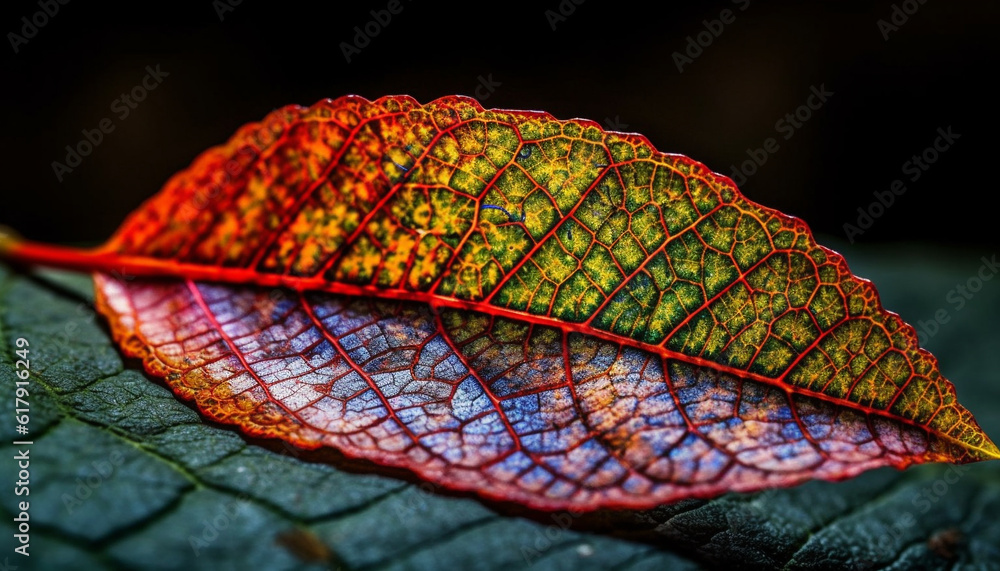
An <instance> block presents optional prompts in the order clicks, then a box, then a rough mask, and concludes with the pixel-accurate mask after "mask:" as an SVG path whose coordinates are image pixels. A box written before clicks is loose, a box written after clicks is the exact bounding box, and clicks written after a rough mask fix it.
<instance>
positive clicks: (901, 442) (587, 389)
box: [0, 97, 1000, 510]
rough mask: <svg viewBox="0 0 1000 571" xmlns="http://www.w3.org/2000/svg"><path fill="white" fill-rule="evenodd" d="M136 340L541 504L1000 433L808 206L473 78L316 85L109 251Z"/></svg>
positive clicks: (224, 413) (33, 250)
mask: <svg viewBox="0 0 1000 571" xmlns="http://www.w3.org/2000/svg"><path fill="white" fill-rule="evenodd" d="M0 252H2V255H3V256H4V257H7V258H10V259H13V260H16V261H22V262H30V263H39V264H50V265H56V266H61V267H66V268H73V269H79V270H86V271H94V272H96V273H95V289H96V291H97V305H98V307H99V308H100V310H101V312H102V313H104V314H105V315H106V316H107V318H108V319H109V321H110V322H111V325H112V330H113V333H114V336H115V338H116V340H117V341H118V342H119V344H120V345H121V347H122V350H123V351H124V352H125V353H126V354H127V355H130V356H135V357H140V358H142V359H143V362H144V363H145V366H146V368H147V370H148V371H149V372H150V373H152V374H154V375H157V376H161V377H163V378H165V379H166V382H167V383H168V384H169V385H170V386H171V388H172V389H173V390H174V391H175V392H176V393H177V394H178V395H180V396H181V397H183V398H186V399H191V400H194V401H195V403H196V404H197V406H198V408H199V409H200V410H201V411H202V412H203V413H204V414H205V415H206V416H208V417H209V418H212V419H214V420H217V421H220V422H225V423H231V424H236V425H237V426H239V427H240V428H241V429H243V430H244V431H245V432H246V433H247V434H250V435H252V436H263V437H275V438H281V439H283V440H286V441H288V442H291V443H293V444H295V445H296V446H299V447H302V448H318V447H323V446H326V447H332V448H335V449H337V450H339V451H341V452H343V453H344V454H346V455H348V456H352V457H361V458H365V459H368V460H372V461H374V462H377V463H379V464H382V465H386V466H392V467H399V468H406V469H409V470H411V471H413V472H415V473H416V474H418V475H420V476H421V477H423V478H425V479H427V480H430V481H432V482H434V483H437V484H441V485H444V486H446V487H448V488H452V489H458V490H471V491H474V492H476V493H478V494H480V495H482V496H485V497H488V498H494V499H501V500H510V501H515V502H519V503H523V504H525V505H528V506H531V507H534V508H539V509H562V508H571V509H574V510H592V509H596V508H601V507H629V508H647V507H653V506H657V505H660V504H663V503H667V502H671V501H675V500H678V499H682V498H690V497H708V496H715V495H718V494H720V493H723V492H726V491H747V490H758V489H762V488H768V487H779V486H790V485H793V484H797V483H800V482H802V481H805V480H807V479H812V478H818V479H828V480H836V479H842V478H846V477H850V476H853V475H856V474H858V473H860V472H862V471H864V470H867V469H870V468H874V467H879V466H895V467H899V468H902V467H905V466H908V465H910V464H912V463H919V462H955V463H966V462H973V461H978V460H985V459H993V458H998V457H1000V451H998V450H997V448H996V446H995V445H994V444H993V443H992V442H991V441H990V440H989V438H988V437H987V436H986V435H985V434H984V433H983V431H982V430H981V429H980V428H979V426H978V425H977V424H976V422H975V420H974V419H973V418H972V416H971V414H970V413H969V412H968V411H967V410H966V409H965V408H964V407H962V406H961V405H959V404H958V402H957V400H956V397H955V391H954V387H953V386H952V385H951V384H950V383H949V382H948V381H947V380H945V379H944V378H943V377H942V376H941V374H940V373H939V371H938V368H937V363H936V360H935V359H934V358H933V357H932V356H931V355H930V354H929V353H927V352H926V351H924V350H922V349H920V348H919V347H918V344H917V339H916V335H915V333H914V331H913V329H912V327H910V326H908V325H906V324H905V323H903V322H902V321H901V320H900V319H899V317H898V316H897V315H895V314H893V313H890V312H888V311H886V310H884V309H883V308H882V307H881V304H880V302H879V299H878V295H877V294H876V292H875V289H874V288H873V287H872V285H871V284H870V283H868V282H867V281H865V280H863V279H860V278H857V277H855V276H853V275H852V274H851V273H850V271H849V270H848V268H847V265H846V263H845V262H844V260H843V258H842V257H841V256H840V255H838V254H836V253H835V252H832V251H830V250H828V249H825V248H822V247H820V246H818V245H816V243H815V241H814V240H813V238H812V236H811V234H810V232H809V230H808V228H807V227H806V226H805V224H804V223H802V222H801V221H799V220H796V219H794V218H791V217H788V216H786V215H783V214H781V213H779V212H776V211H774V210H770V209H767V208H764V207H762V206H759V205H756V204H754V203H752V202H750V201H748V200H747V199H746V198H744V197H743V196H742V195H741V194H740V193H739V191H738V190H737V189H736V187H735V186H734V185H733V184H732V181H730V180H729V179H727V178H725V177H723V176H720V175H717V174H714V173H712V172H711V171H709V170H708V169H707V168H706V167H705V166H704V165H701V164H700V163H697V162H695V161H692V160H691V159H688V158H687V157H683V156H680V155H670V154H663V153H659V152H657V151H656V150H655V149H654V148H653V147H652V145H651V144H650V143H649V142H648V141H647V140H646V139H644V138H643V137H641V136H638V135H629V134H621V133H613V132H605V131H603V130H601V129H600V127H599V126H598V125H597V124H595V123H593V122H590V121H583V120H572V121H559V120H556V119H554V118H552V117H551V116H549V115H546V114H543V113H538V112H518V111H502V110H483V109H482V108H481V107H480V106H479V105H478V103H476V102H475V101H473V100H470V99H467V98H461V97H448V98H443V99H440V100H437V101H435V102H432V103H430V104H427V105H424V106H421V105H420V104H418V103H417V102H416V101H414V100H412V99H411V98H408V97H386V98H382V99H379V100H377V101H375V102H369V101H366V100H364V99H361V98H359V97H345V98H342V99H339V100H337V101H322V102H320V103H318V104H316V105H314V106H313V107H311V108H308V109H306V108H301V107H287V108H284V109H281V110H278V111H276V112H274V113H272V114H271V115H270V116H268V118H266V119H265V120H264V121H263V122H262V123H260V124H251V125H247V126H246V127H243V128H242V129H241V130H240V131H238V132H237V134H236V135H235V136H234V137H233V138H232V139H231V140H230V141H229V142H228V143H227V144H226V145H223V146H221V147H217V148H214V149H211V150H209V151H207V152H206V153H204V154H203V155H202V156H201V157H199V158H198V159H197V160H196V161H195V163H194V164H193V165H192V166H191V167H190V168H189V169H187V170H185V171H182V172H181V173H179V174H178V175H176V176H175V177H174V178H172V179H171V180H170V181H169V182H168V183H167V185H166V187H165V188H164V189H163V190H162V191H161V192H160V194H158V195H157V196H156V197H154V198H153V199H151V200H150V201H149V202H147V203H146V204H145V205H143V206H142V207H141V208H140V209H139V210H138V211H136V212H135V213H133V214H132V215H131V216H130V217H129V219H128V220H127V221H126V222H125V223H124V225H123V226H122V227H121V229H120V230H119V231H118V232H117V233H116V235H115V236H113V237H112V238H111V239H110V240H109V241H108V243H107V244H105V245H104V246H102V247H100V248H98V249H96V250H93V251H77V250H70V249H65V248H58V247H53V246H46V245H39V244H32V243H26V242H20V241H17V240H14V239H11V238H8V239H5V240H0Z"/></svg>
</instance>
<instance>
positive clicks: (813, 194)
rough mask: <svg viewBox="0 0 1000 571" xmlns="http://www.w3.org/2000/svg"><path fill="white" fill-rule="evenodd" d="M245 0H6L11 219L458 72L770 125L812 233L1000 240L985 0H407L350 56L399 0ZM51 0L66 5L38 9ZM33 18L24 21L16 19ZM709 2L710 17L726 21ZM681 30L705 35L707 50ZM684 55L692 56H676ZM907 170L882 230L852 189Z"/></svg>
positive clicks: (863, 193) (723, 124)
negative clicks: (239, 137)
mask: <svg viewBox="0 0 1000 571" xmlns="http://www.w3.org/2000/svg"><path fill="white" fill-rule="evenodd" d="M237 1H238V0H228V1H227V0H216V1H215V2H213V1H212V0H203V1H200V2H190V3H184V4H178V5H155V4H149V5H146V4H142V3H131V4H123V5H118V6H113V5H110V4H102V5H100V6H97V5H94V3H85V2H82V1H70V2H68V3H67V4H65V5H62V4H58V2H57V1H56V0H42V1H41V4H40V3H39V1H38V0H35V1H8V2H6V3H5V5H4V6H3V8H2V14H3V15H2V17H0V23H2V29H3V31H4V33H5V34H6V39H7V41H6V43H5V45H4V46H3V47H2V48H0V51H3V52H4V55H3V61H4V64H3V85H4V89H3V90H2V91H0V93H2V95H0V97H2V99H3V107H2V109H3V111H2V117H3V126H4V128H3V129H2V130H0V145H2V155H0V156H2V157H3V167H4V176H3V182H2V183H0V192H2V203H0V224H5V225H8V226H11V227H14V228H16V229H18V230H19V231H20V232H21V233H22V234H24V235H26V236H27V237H30V238H34V239H38V240H50V241H56V242H73V243H96V242H99V241H101V240H103V239H104V238H106V237H107V236H108V235H110V234H111V233H112V232H113V231H114V229H115V228H116V227H117V226H118V224H119V223H120V222H121V220H122V219H123V218H124V217H125V215H126V214H127V213H128V212H130V211H131V210H132V209H134V208H135V207H136V206H138V205H139V203H140V202H141V201H142V200H144V199H146V198H148V197H149V196H151V195H152V194H153V193H155V192H156V191H157V190H158V189H159V188H160V186H161V185H162V184H163V183H164V182H165V181H166V180H167V178H168V177H169V176H170V175H171V174H173V173H174V172H176V171H177V170H179V169H182V168H184V167H186V166H187V165H188V164H189V163H190V162H191V160H192V159H193V158H194V157H195V156H196V155H197V154H198V153H199V152H201V151H202V150H204V149H206V148H208V147H210V146H212V145H215V144H218V143H221V142H222V141H224V140H225V139H227V138H228V137H229V136H230V135H231V134H232V133H233V132H234V131H235V130H236V128H238V127H239V126H240V125H242V124H243V123H246V122H249V121H256V120H258V119H260V118H262V117H263V116H264V115H266V114H267V113H268V112H269V111H271V110H272V109H274V108H276V107H280V106H282V105H285V104H289V103H299V104H306V105H308V104H312V103H314V102H315V101H317V100H319V99H321V98H324V97H337V96H340V95H343V94H347V93H356V94H360V95H362V96H365V97H368V98H375V97H378V96H380V95H385V94H398V93H406V94H410V95H412V96H414V97H415V98H417V99H418V100H419V101H422V102H426V101H429V100H432V99H434V98H436V97H439V96H442V95H446V94H452V93H460V94H467V95H479V96H480V98H481V99H482V100H483V104H484V106H486V107H500V108H514V109H542V110H545V111H549V112H550V113H552V114H553V115H555V116H556V117H559V118H571V117H586V118H591V119H594V120H597V121H598V122H601V123H602V124H605V125H606V126H608V127H610V128H616V129H619V130H628V131H636V132H640V133H643V134H645V135H647V136H648V137H649V139H650V140H651V141H652V142H653V143H654V144H655V145H656V146H657V147H658V148H659V149H660V150H662V151H668V152H676V153H683V154H686V155H689V156H691V157H693V158H695V159H697V160H699V161H701V162H703V163H705V164H706V165H708V166H709V167H710V168H712V169H713V170H716V171H718V172H721V173H723V174H727V175H731V174H732V171H733V167H734V165H735V166H736V167H739V166H740V165H741V164H743V163H744V161H747V160H750V157H749V156H748V153H747V150H748V149H750V150H755V149H758V148H762V147H764V146H765V142H766V141H767V139H768V138H773V139H775V141H774V142H775V143H776V144H777V150H774V151H773V152H770V153H766V162H764V164H762V165H760V166H759V167H757V166H756V165H754V166H755V168H745V169H744V173H746V172H749V171H756V172H754V174H753V175H752V176H749V177H747V179H746V182H743V183H742V184H741V188H742V190H743V191H744V193H745V194H746V195H748V196H749V197H750V198H752V199H753V200H755V201H757V202H760V203H762V204H764V205H767V206H770V207H774V208H777V209H779V210H781V211H784V212H786V213H789V214H794V215H796V216H799V217H801V218H803V219H805V220H806V221H807V222H808V223H809V224H810V225H811V226H812V228H813V229H814V230H816V231H817V232H819V233H821V234H826V235H829V236H831V237H834V238H836V237H840V238H842V239H844V238H846V235H845V229H844V224H845V223H851V224H855V225H856V226H858V229H859V230H863V233H860V234H855V235H854V236H853V238H854V239H855V241H856V242H859V243H861V244H875V243H880V242H888V241H900V240H905V241H921V242H936V243H947V244H957V245H966V246H975V247H976V249H978V250H982V251H983V252H982V253H989V252H990V251H995V249H994V248H995V246H996V245H998V244H1000V236H998V233H997V232H996V229H995V220H996V212H995V209H994V208H992V207H988V206H986V205H985V204H984V203H983V202H981V200H984V199H986V198H988V197H990V196H991V195H992V194H993V193H995V192H996V191H997V189H996V188H995V186H994V185H995V183H994V182H993V181H994V176H993V174H992V173H991V172H990V171H991V170H992V168H993V166H994V165H995V164H996V159H995V157H994V153H995V149H996V147H997V146H996V143H995V140H996V124H997V116H998V111H997V105H996V100H997V95H996V91H995V90H994V88H993V82H994V80H995V76H994V74H995V72H996V68H997V65H996V64H997V56H998V47H1000V40H998V37H1000V34H998V33H997V31H996V29H997V23H998V16H1000V4H998V3H997V2H995V1H993V2H990V1H987V0H983V1H972V0H964V1H958V2H946V1H944V0H924V3H923V4H921V3H920V2H919V1H918V0H908V1H906V2H900V1H898V0H897V1H895V2H893V1H888V0H887V1H881V2H863V3H859V2H790V1H789V2H759V1H756V0H739V1H737V2H734V1H730V0H724V1H723V0H719V1H715V2H706V3H699V4H698V5H697V6H684V7H678V6H673V5H672V4H673V3H661V4H659V5H656V6H657V8H650V7H643V6H634V5H630V4H628V3H625V2H621V1H618V2H610V1H606V0H587V1H585V2H582V3H580V4H576V3H574V2H573V1H571V0H562V1H561V2H560V0H543V1H540V2H534V3H524V4H521V5H517V4H514V3H505V4H502V5H501V4H500V3H468V4H465V5H461V4H459V5H454V6H445V5H443V4H442V3H437V4H434V5H430V3H420V2H411V1H409V0H400V2H401V3H400V6H402V9H401V11H399V10H397V11H398V13H397V14H394V15H391V21H389V22H388V24H386V25H385V26H381V25H378V26H375V25H374V24H370V25H369V29H370V30H376V31H377V32H378V33H377V35H376V36H374V37H371V38H370V42H369V44H368V45H366V46H364V47H361V48H360V53H352V56H351V61H350V62H347V61H346V58H345V56H344V53H343V48H342V46H341V43H342V42H348V43H353V42H355V36H356V31H355V29H354V28H355V26H358V27H360V28H362V29H363V28H364V27H365V26H366V24H368V23H369V22H370V21H372V20H373V17H372V15H371V13H370V11H371V10H376V11H379V10H385V9H386V8H387V7H388V5H389V4H390V3H389V1H388V0H375V1H362V2H351V3H336V4H334V3H329V4H324V5H321V6H316V5H312V4H306V3H302V4H296V3H292V2H282V3H262V2H250V1H242V2H239V3H238V4H236V2H237ZM576 1H577V2H580V1H581V0H576ZM234 4H235V5H234ZM55 5H58V13H57V14H55V15H54V16H48V15H45V17H43V16H39V15H38V13H42V14H44V8H45V7H46V6H47V7H48V8H49V11H50V12H51V11H53V9H54V8H53V7H54V6H55ZM725 9H728V10H731V14H730V15H729V16H727V18H725V19H728V20H730V21H729V22H728V23H726V22H725V21H721V20H720V19H721V16H722V11H723V10H725ZM907 12H911V13H909V14H907ZM894 13H895V14H894ZM383 17H384V15H383ZM22 18H27V19H28V21H29V22H30V21H32V20H34V23H33V24H32V25H31V26H28V27H27V29H25V28H26V26H25V23H24V21H23V20H22ZM904 18H905V21H904ZM705 20H709V21H711V20H720V21H721V24H722V26H721V33H719V30H720V26H719V25H718V24H719V23H712V22H710V23H709V24H710V25H709V26H708V27H711V28H715V29H716V32H717V33H716V34H713V33H712V31H710V30H707V29H706V24H705V23H704V21H705ZM879 20H883V21H884V22H886V24H883V25H882V28H881V29H880V25H879ZM41 22H44V24H43V25H40V26H36V24H37V23H41ZM553 27H554V28H555V29H553ZM32 29H34V34H33V35H32V34H31V32H32ZM700 33H701V36H700V38H699V34H700ZM29 35H31V37H28V36H29ZM886 35H887V36H888V39H886V38H885V36H886ZM689 37H691V38H693V40H692V41H695V42H697V40H698V39H700V40H702V43H703V44H707V46H699V48H700V50H701V53H700V54H699V53H698V51H697V50H696V49H695V48H693V47H691V46H690V45H689V39H688V38H689ZM22 40H23V41H22ZM15 47H16V50H17V51H16V53H15ZM686 50H687V53H685V51H686ZM352 52H353V50H352ZM675 52H676V53H677V54H683V55H684V57H686V58H690V59H689V60H684V61H682V62H681V63H682V68H683V72H681V71H679V70H678V65H677V57H675ZM692 54H694V57H691V55H692ZM147 66H150V67H151V68H153V69H155V68H156V66H159V69H160V70H161V71H162V72H165V73H166V74H168V75H166V76H165V77H161V79H162V81H161V82H160V83H159V84H158V85H157V86H156V87H155V89H153V90H152V91H149V92H148V93H147V94H146V97H145V99H144V100H143V101H141V102H134V108H131V109H129V114H128V116H127V117H125V118H121V115H122V109H124V108H123V107H122V104H123V102H122V101H117V102H116V100H119V98H120V97H121V95H122V94H123V93H129V92H130V91H132V89H133V88H134V87H136V86H138V85H141V82H142V81H143V78H144V76H145V75H146V74H147V71H146V67H147ZM147 83H149V84H152V83H154V82H153V81H147ZM821 86H823V87H824V88H825V90H826V91H828V92H832V93H833V95H831V96H828V97H827V101H826V102H825V103H823V104H822V105H818V103H819V101H818V99H816V98H813V99H812V103H814V104H817V105H816V106H817V107H818V109H812V110H808V113H806V110H807V108H804V109H802V110H800V113H802V114H803V115H808V116H809V117H808V119H807V120H804V121H802V122H800V123H798V125H799V126H798V127H794V123H791V122H786V123H784V124H783V125H780V126H778V125H776V123H777V122H778V120H780V119H782V118H783V117H784V116H785V114H787V113H794V112H795V111H796V108H798V107H799V106H801V105H804V104H807V103H808V102H809V101H810V99H809V97H810V95H811V91H812V88H813V87H815V88H817V89H819V88H820V87H821ZM477 87H478V88H479V91H478V93H477V91H476V90H477ZM116 104H117V106H116ZM801 117H802V115H800V119H801ZM105 118H107V119H109V120H110V124H111V125H113V126H114V130H113V131H112V132H110V133H108V134H106V135H104V136H103V140H102V141H101V143H100V144H99V145H97V146H96V147H95V148H94V149H93V150H92V152H91V153H90V154H89V155H88V156H86V157H82V159H81V161H80V164H79V165H78V166H76V167H73V168H72V172H63V173H62V181H59V180H57V177H56V175H55V174H54V171H53V166H52V163H53V161H59V162H61V163H65V162H66V155H67V151H66V149H65V147H66V145H71V146H76V145H77V144H78V143H79V142H80V141H81V140H83V138H84V136H83V134H82V133H81V131H82V130H92V129H94V128H96V127H98V126H99V124H100V121H101V120H102V119H105ZM796 121H798V120H796ZM789 125H792V128H793V130H792V131H791V133H792V136H791V137H790V138H788V139H787V140H786V139H785V136H786V135H788V134H789V131H790V129H789ZM949 126H950V127H951V129H952V131H953V132H954V133H957V134H959V135H960V139H957V140H955V141H954V142H953V143H952V145H951V147H950V148H949V149H948V150H947V151H944V152H941V153H939V154H938V156H937V157H936V158H935V159H936V160H935V161H934V162H933V164H929V165H926V166H927V169H926V171H923V170H922V171H921V176H920V178H919V179H918V180H916V181H912V180H911V179H912V177H913V173H914V172H916V171H914V170H913V168H912V167H911V168H910V170H909V171H906V170H904V168H905V167H904V163H905V162H906V161H908V160H910V159H911V157H912V156H913V155H914V154H917V155H919V154H921V153H923V152H924V150H925V149H926V148H928V147H929V146H931V145H932V144H933V143H934V141H935V138H936V137H938V129H939V128H941V129H945V130H946V129H947V128H948V127H949ZM939 146H943V142H940V143H939ZM771 148H772V149H774V146H773V145H772V146H771ZM757 156H758V159H759V157H761V153H757ZM928 156H930V157H933V156H934V153H929V154H928ZM758 162H760V161H759V160H758ZM749 164H750V163H747V165H748V166H749ZM917 168H919V167H917ZM895 179H900V180H902V181H903V182H904V183H905V184H906V187H907V190H906V192H905V193H904V194H902V195H901V196H895V198H894V202H893V204H892V206H891V207H889V208H886V209H884V210H882V211H881V212H880V209H879V208H878V207H876V208H874V209H873V210H872V212H873V213H875V212H880V214H881V215H880V216H878V217H877V218H875V219H874V220H872V223H871V225H870V228H867V229H865V228H864V227H862V226H861V225H858V217H859V214H858V210H857V209H858V208H859V207H862V208H865V209H867V208H868V207H869V205H870V204H871V203H872V202H874V201H875V196H873V192H884V193H887V192H888V191H889V189H890V185H891V183H892V182H893V180H895ZM862 222H866V221H862Z"/></svg>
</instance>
